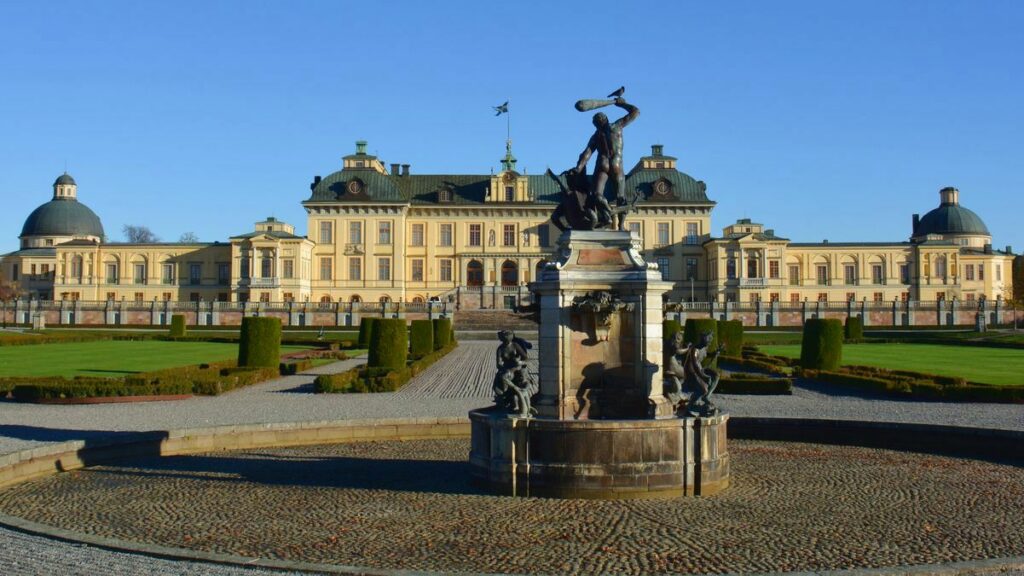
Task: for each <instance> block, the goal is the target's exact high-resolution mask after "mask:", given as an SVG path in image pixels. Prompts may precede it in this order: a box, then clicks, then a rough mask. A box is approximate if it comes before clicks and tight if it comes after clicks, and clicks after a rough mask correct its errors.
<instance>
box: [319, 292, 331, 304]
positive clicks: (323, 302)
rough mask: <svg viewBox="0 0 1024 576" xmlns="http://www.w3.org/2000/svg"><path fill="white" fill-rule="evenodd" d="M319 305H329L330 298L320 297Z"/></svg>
mask: <svg viewBox="0 0 1024 576" xmlns="http://www.w3.org/2000/svg"><path fill="white" fill-rule="evenodd" d="M320 303H321V304H330V303H331V297H330V296H327V295H326V294H325V295H323V296H321V297H320Z"/></svg>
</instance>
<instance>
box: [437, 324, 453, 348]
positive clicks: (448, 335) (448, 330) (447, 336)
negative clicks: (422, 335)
mask: <svg viewBox="0 0 1024 576" xmlns="http://www.w3.org/2000/svg"><path fill="white" fill-rule="evenodd" d="M433 322H434V350H440V349H441V348H444V347H445V346H447V345H449V344H451V342H452V335H453V334H454V329H453V328H452V319H451V318H435V319H434V321H433Z"/></svg>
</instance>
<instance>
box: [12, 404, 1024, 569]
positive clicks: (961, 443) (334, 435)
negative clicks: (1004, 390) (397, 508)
mask: <svg viewBox="0 0 1024 576" xmlns="http://www.w3.org/2000/svg"><path fill="white" fill-rule="evenodd" d="M469 434H470V422H469V419H468V418H462V417H454V418H391V419H358V420H345V421H319V422H287V423H268V424H247V425H232V426H215V427H208V428H188V429H177V430H168V431H151V432H130V433H118V434H112V435H111V436H109V437H104V438H100V439H90V440H72V441H67V442H60V443H56V444H49V445H46V446H40V447H37V448H32V449H28V450H22V451H20V452H13V453H10V454H5V455H2V456H0V487H4V486H9V485H12V484H17V483H20V482H24V481H27V480H31V479H34V478H38V477H43V476H48V475H51V474H56V473H58V472H65V471H69V470H75V469H79V468H83V467H86V466H91V465H96V464H100V463H104V462H109V461H111V460H117V459H122V458H128V457H138V456H176V455H185V454H195V453H202V452H215V451H219V450H243V449H253V448H273V447H289V446H303V445H315V444H330V443H339V442H362V441H372V440H422V439H438V438H458V437H467V436H469ZM729 437H730V438H747V439H759V440H785V441H808V442H817V443H827V444H844V445H857V446H870V447H880V448H888V449H894V450H908V451H921V452H928V453H943V454H953V455H958V456H968V457H972V458H980V459H986V458H995V459H1001V458H1006V457H1016V458H1019V457H1020V456H1021V455H1022V454H1024V431H1015V430H999V429H987V428H964V427H957V426H939V425H926V424H901V423H892V422H871V421H858V420H826V419H801V418H755V417H734V418H732V419H730V422H729ZM0 525H3V526H5V527H8V528H12V529H15V530H19V531H21V532H26V533H30V534H36V535H40V536H44V537H48V538H54V539H57V540H63V541H68V542H73V543H80V544H86V545H89V546H94V547H97V548H103V549H108V550H113V551H118V552H128V553H135V554H142V555H146V556H152V557H158V558H166V559H172V560H188V561H198V562H208V563H213V564H223V565H231V566H240V567H254V568H262V569H270V570H281V571H299V572H319V573H327V574H360V575H367V576H369V575H377V576H414V575H420V574H423V575H427V574H438V573H435V572H424V571H415V570H388V569H373V568H366V567H356V566H344V565H331V564H315V563H307V562H296V561H289V560H276V559H271V558H251V557H246V556H238V555H231V554H220V553H212V552H202V551H196V550H189V549H184V548H172V547H166V546H159V545H154V544H146V543H139V542H132V541H125V540H119V539H114V538H106V537H102V536H95V535H91V534H85V533H80V532H74V531H69V530H64V529H62V528H56V527H53V526H47V525H44V524H39V523H36V522H31V521H29V520H25V519H22V518H17V517H13V516H8V515H6V514H0ZM1016 571H1024V557H1011V558H992V559H985V560H977V561H970V562H958V563H950V564H929V565H919V566H900V567H895V568H879V569H852V570H840V571H829V572H818V573H815V574H830V575H835V576H839V575H842V576H866V575H885V576H888V575H895V574H913V575H925V574H928V575H954V574H956V575H968V574H979V575H980V574H994V573H1010V572H1016ZM462 574H470V573H462ZM792 574H795V575H799V576H803V575H809V574H811V573H809V572H795V573H792ZM477 576H482V575H479V574H478V575H477Z"/></svg>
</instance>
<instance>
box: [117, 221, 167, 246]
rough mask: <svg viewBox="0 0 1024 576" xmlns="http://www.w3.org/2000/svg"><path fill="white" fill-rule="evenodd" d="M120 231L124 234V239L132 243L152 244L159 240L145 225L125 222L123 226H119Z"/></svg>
mask: <svg viewBox="0 0 1024 576" xmlns="http://www.w3.org/2000/svg"><path fill="white" fill-rule="evenodd" d="M121 233H122V234H124V238H125V240H127V241H128V242H131V243H132V244H153V243H155V242H159V241H160V239H159V238H157V236H156V234H153V231H152V230H150V229H149V228H147V227H146V226H133V225H131V224H125V225H124V228H121Z"/></svg>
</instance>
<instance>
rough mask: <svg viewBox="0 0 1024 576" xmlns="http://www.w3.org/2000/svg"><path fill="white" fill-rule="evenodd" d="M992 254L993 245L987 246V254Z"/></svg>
mask: <svg viewBox="0 0 1024 576" xmlns="http://www.w3.org/2000/svg"><path fill="white" fill-rule="evenodd" d="M991 253H992V244H985V254H991Z"/></svg>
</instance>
